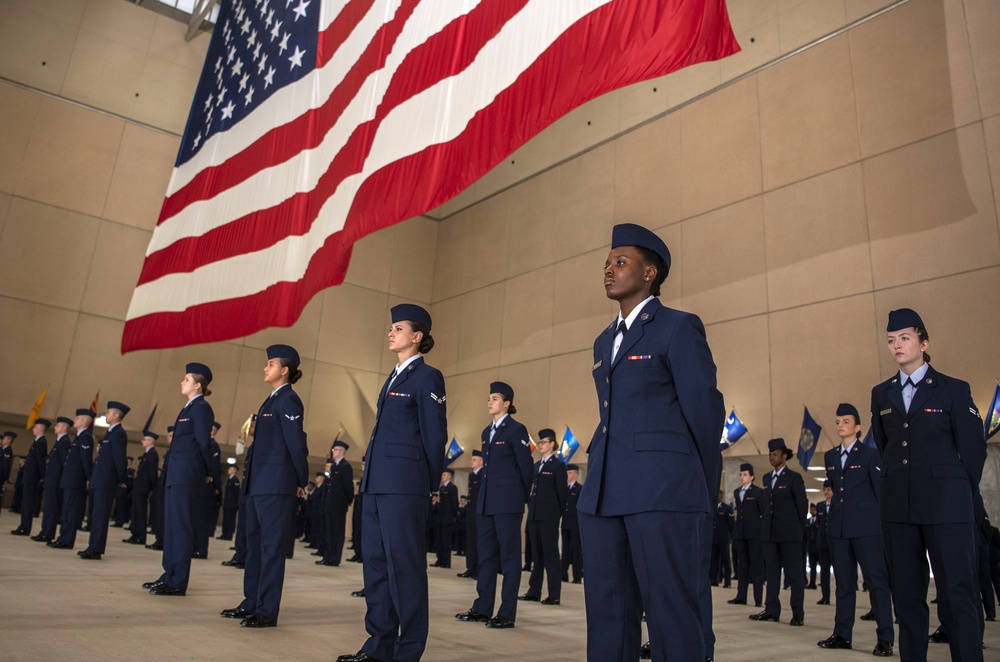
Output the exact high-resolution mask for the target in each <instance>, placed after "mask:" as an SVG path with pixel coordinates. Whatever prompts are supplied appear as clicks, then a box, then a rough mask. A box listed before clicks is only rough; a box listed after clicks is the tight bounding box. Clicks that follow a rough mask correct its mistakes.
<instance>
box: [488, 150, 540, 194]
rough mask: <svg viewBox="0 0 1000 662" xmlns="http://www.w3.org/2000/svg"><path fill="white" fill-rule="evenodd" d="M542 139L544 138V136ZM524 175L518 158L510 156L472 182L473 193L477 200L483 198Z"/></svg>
mask: <svg viewBox="0 0 1000 662" xmlns="http://www.w3.org/2000/svg"><path fill="white" fill-rule="evenodd" d="M540 139H541V140H544V138H540ZM512 161H513V163H512ZM522 177H524V174H523V173H522V169H521V168H519V167H518V165H517V159H515V158H512V157H509V156H508V157H507V158H506V159H503V160H502V161H500V163H498V164H496V165H495V166H494V167H493V169H492V170H490V171H489V172H488V173H486V174H485V175H483V176H482V177H480V178H479V179H477V180H476V182H475V183H474V184H472V190H473V195H474V196H475V198H476V200H482V199H484V198H486V197H488V196H490V195H493V194H494V193H496V192H497V191H501V190H503V189H505V188H507V187H508V186H512V185H513V184H514V183H515V182H517V181H518V180H519V179H521V178H522Z"/></svg>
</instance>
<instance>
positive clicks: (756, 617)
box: [750, 610, 778, 623]
mask: <svg viewBox="0 0 1000 662" xmlns="http://www.w3.org/2000/svg"><path fill="white" fill-rule="evenodd" d="M750 620H751V621H770V622H772V623H777V622H778V617H777V616H775V615H774V614H772V613H770V612H769V611H767V610H764V611H762V612H760V613H759V614H750Z"/></svg>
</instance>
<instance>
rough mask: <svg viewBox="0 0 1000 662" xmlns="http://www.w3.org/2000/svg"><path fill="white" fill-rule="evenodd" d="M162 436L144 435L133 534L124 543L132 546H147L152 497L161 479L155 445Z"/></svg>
mask: <svg viewBox="0 0 1000 662" xmlns="http://www.w3.org/2000/svg"><path fill="white" fill-rule="evenodd" d="M159 438H160V435H158V434H156V433H155V432H150V431H149V430H145V431H144V432H143V435H142V455H140V456H139V462H138V466H137V467H136V470H135V479H134V482H133V483H132V516H131V517H130V518H129V519H130V521H131V525H130V526H129V530H130V531H131V534H132V535H130V536H129V537H128V538H125V539H124V540H123V541H122V542H126V543H129V544H132V545H145V544H146V529H147V528H148V527H147V524H148V523H149V506H150V503H149V502H150V495H152V494H153V492H155V491H156V482H157V479H158V478H159V469H160V455H159V454H158V453H157V452H156V448H155V444H156V440H157V439H159Z"/></svg>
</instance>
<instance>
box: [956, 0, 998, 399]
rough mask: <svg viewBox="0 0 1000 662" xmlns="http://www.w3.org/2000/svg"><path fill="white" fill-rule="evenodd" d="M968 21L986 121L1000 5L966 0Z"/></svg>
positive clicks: (991, 107)
mask: <svg viewBox="0 0 1000 662" xmlns="http://www.w3.org/2000/svg"><path fill="white" fill-rule="evenodd" d="M965 19H966V23H967V25H968V29H969V46H970V49H971V52H972V68H973V69H974V71H975V73H976V87H977V89H978V91H979V108H980V111H981V112H982V116H983V117H991V116H993V115H996V114H997V113H1000V3H996V2H993V1H992V0H965ZM987 406H988V405H987Z"/></svg>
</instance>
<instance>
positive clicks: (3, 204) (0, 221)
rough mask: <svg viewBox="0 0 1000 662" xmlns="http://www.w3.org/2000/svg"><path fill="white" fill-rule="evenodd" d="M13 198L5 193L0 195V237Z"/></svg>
mask: <svg viewBox="0 0 1000 662" xmlns="http://www.w3.org/2000/svg"><path fill="white" fill-rule="evenodd" d="M12 200H13V198H11V197H10V196H9V195H7V194H6V193H0V237H3V228H4V225H6V223H7V211H8V210H9V209H10V204H11V201H12Z"/></svg>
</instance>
